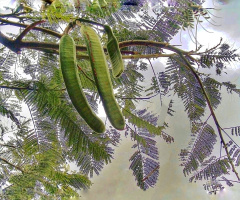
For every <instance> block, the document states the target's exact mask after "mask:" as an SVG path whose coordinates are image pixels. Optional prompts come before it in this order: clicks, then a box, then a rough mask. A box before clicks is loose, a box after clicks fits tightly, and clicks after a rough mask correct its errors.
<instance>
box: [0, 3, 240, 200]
mask: <svg viewBox="0 0 240 200" xmlns="http://www.w3.org/2000/svg"><path fill="white" fill-rule="evenodd" d="M203 2H204V1H203V0H178V1H175V0H170V1H169V0H168V1H165V0H159V1H154V0H141V1H140V0H138V1H135V0H93V1H88V0H75V1H74V2H72V1H61V0H55V1H43V2H41V7H36V3H37V1H30V0H18V1H17V4H16V8H14V9H11V8H5V11H4V12H3V13H1V14H0V22H1V24H0V26H1V27H3V26H6V25H10V26H12V27H16V28H18V29H16V32H15V33H14V34H13V33H7V32H4V33H3V32H0V43H1V44H2V46H1V49H0V75H1V76H0V88H1V94H0V114H1V116H3V117H2V118H1V122H2V123H1V124H0V130H1V136H0V137H1V138H0V139H1V143H0V176H1V180H0V183H1V186H2V192H1V195H2V199H33V198H36V199H37V198H41V199H70V198H77V197H78V196H79V194H78V190H79V189H86V188H89V187H90V185H91V182H90V180H89V178H88V177H92V176H93V174H94V173H95V174H97V175H98V174H99V173H100V171H101V169H102V168H103V167H104V165H105V164H108V163H109V162H111V160H112V159H113V153H114V149H113V147H114V146H117V145H118V143H119V141H120V135H121V134H123V132H125V135H126V136H129V137H130V138H131V139H132V140H133V141H134V142H135V144H134V145H133V148H135V149H136V151H135V153H134V154H133V155H132V156H131V157H130V159H129V160H130V167H129V168H130V169H131V170H132V171H133V175H134V176H135V180H136V182H137V185H138V186H139V187H140V188H141V189H142V190H147V189H148V188H149V187H154V185H155V184H156V182H157V179H158V175H159V173H161V169H160V162H159V159H160V158H159V155H158V149H157V146H156V138H157V137H161V138H162V139H163V140H164V141H165V142H167V143H171V142H174V138H173V137H172V136H170V135H169V134H167V132H168V124H167V123H165V122H158V116H157V115H156V114H154V113H151V112H149V111H148V110H147V109H139V107H138V104H140V103H141V101H143V100H146V99H147V100H150V99H152V98H154V97H156V96H160V101H159V105H162V99H163V98H173V97H174V96H177V97H178V98H179V99H181V100H182V102H183V104H184V107H185V112H186V113H187V116H188V118H189V121H190V124H191V135H192V143H191V144H190V145H189V146H188V147H187V148H186V149H183V150H182V151H181V152H180V154H179V156H180V159H181V165H182V166H183V173H184V175H185V176H189V177H190V178H189V180H190V182H192V181H197V180H206V182H207V183H206V184H205V185H204V187H205V189H206V190H209V191H210V192H213V193H216V191H218V190H220V189H222V188H223V187H224V186H223V185H222V184H221V183H220V182H219V179H221V180H224V182H225V183H226V184H227V185H229V186H232V185H233V183H232V182H231V180H229V179H228V178H227V177H228V175H229V174H234V175H235V176H236V178H237V179H238V180H239V175H238V173H237V171H236V169H235V168H236V167H237V166H239V164H240V147H239V146H238V144H237V143H236V142H235V141H234V139H233V137H234V135H236V136H237V135H240V126H238V125H236V126H235V127H231V128H229V127H222V126H221V124H219V122H218V119H217V117H216V115H215V110H216V109H217V107H218V106H219V104H220V103H221V93H222V88H223V87H225V88H226V89H227V91H228V93H229V94H231V93H233V92H234V93H237V94H240V90H239V89H237V88H236V85H234V84H232V83H230V82H219V81H217V80H215V79H214V78H212V77H211V76H209V74H207V73H204V72H202V71H201V69H215V71H216V74H217V75H221V73H222V71H223V70H224V69H225V68H226V64H228V63H230V62H234V61H237V60H239V55H238V54H237V52H236V50H235V49H232V48H231V46H230V45H228V44H226V43H223V42H222V40H221V41H220V42H219V44H217V45H216V46H214V47H212V48H210V49H206V50H204V51H201V49H202V46H201V45H199V44H198V41H197V40H196V41H195V42H196V49H195V50H192V51H185V50H183V49H181V48H178V47H177V46H174V45H172V44H170V43H169V42H170V40H171V39H172V38H173V36H175V35H176V34H177V33H178V32H179V31H181V30H186V29H188V30H192V29H194V27H195V26H196V25H199V24H201V22H202V20H208V19H209V18H210V17H211V14H210V11H209V10H208V9H205V8H204V7H202V4H203ZM83 25H84V26H88V27H91V28H92V29H93V30H95V31H96V32H97V34H98V37H99V38H100V41H101V45H102V47H103V52H104V53H105V55H104V56H106V58H107V64H108V70H109V71H110V80H111V83H112V85H113V89H114V95H113V96H114V98H116V101H117V104H118V105H119V107H120V109H121V112H122V114H123V116H124V118H125V129H124V131H119V130H116V129H115V128H113V127H112V126H111V124H110V122H109V121H108V120H106V122H105V125H106V131H105V132H104V133H96V132H94V131H92V129H91V128H90V127H89V126H88V125H87V123H86V122H85V120H84V119H83V118H82V117H80V116H79V114H78V112H77V111H76V109H75V108H74V106H73V104H72V101H71V99H70V98H69V96H68V93H67V90H66V86H65V83H64V80H63V76H62V72H61V68H60V65H59V40H60V38H61V37H62V36H63V35H64V34H69V35H70V36H71V37H72V38H73V39H74V41H75V43H76V52H77V54H76V66H77V67H78V71H77V73H78V76H79V78H80V80H81V85H82V86H81V87H82V89H83V91H84V93H85V95H86V99H87V101H88V102H89V104H90V106H91V109H92V110H93V111H94V112H96V113H97V111H98V102H99V100H100V99H101V100H102V101H104V99H103V98H102V94H101V93H100V94H99V86H98V83H97V79H96V77H94V73H92V70H91V65H92V62H93V61H92V60H91V52H92V53H95V52H96V51H97V50H96V48H95V47H92V46H91V43H90V45H89V44H88V47H87V46H86V43H85V42H84V37H83V35H81V33H80V28H79V27H81V26H83ZM86 37H87V36H86ZM111 45H112V46H113V47H116V48H112V46H111ZM114 45H115V46H114ZM116 45H117V46H116ZM89 46H90V47H89ZM109 46H110V47H111V48H108V47H109ZM89 48H90V50H89ZM109 49H110V50H109ZM169 52H170V53H169ZM111 53H112V54H111ZM120 53H121V55H120ZM161 57H164V58H165V59H166V66H165V68H164V70H163V71H161V72H159V73H155V70H154V68H153V65H152V59H160V58H161ZM122 63H124V70H122V68H121V69H120V70H119V71H117V72H115V70H116V69H115V66H116V68H118V67H119V66H120V67H121V66H122ZM149 69H150V70H152V71H153V74H154V76H153V77H152V80H151V86H150V87H147V88H146V87H144V86H143V84H142V82H143V80H144V77H145V75H144V74H145V73H146V71H148V70H149ZM121 73H122V74H121ZM116 76H118V77H116ZM103 89H104V87H103ZM102 92H104V91H102ZM144 95H145V96H144ZM23 108H27V109H28V111H29V115H26V114H24V113H23ZM173 108H174V101H173V100H170V103H169V107H168V110H167V112H168V114H169V115H171V116H172V115H173V114H174V112H175V111H174V109H173ZM107 112H109V110H108V111H107ZM209 119H213V121H214V124H215V126H214V127H213V126H212V125H210V124H209V123H208V121H209ZM5 122H6V123H5ZM159 124H162V125H159ZM229 131H230V132H231V133H232V135H233V136H232V137H229V138H230V139H226V137H225V136H224V134H226V135H227V136H229V134H228V132H229ZM217 138H219V141H220V144H221V148H222V149H223V151H224V152H225V153H224V155H221V154H220V156H218V155H214V154H213V150H214V145H215V144H216V142H217ZM70 163H75V164H76V165H77V166H78V169H79V171H73V170H72V169H71V167H70ZM225 176H226V177H225ZM209 180H211V181H209ZM19 186H21V187H19Z"/></svg>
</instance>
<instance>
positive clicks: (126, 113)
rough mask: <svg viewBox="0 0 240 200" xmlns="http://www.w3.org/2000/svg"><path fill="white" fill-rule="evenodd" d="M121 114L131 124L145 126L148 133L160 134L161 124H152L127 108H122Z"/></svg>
mask: <svg viewBox="0 0 240 200" xmlns="http://www.w3.org/2000/svg"><path fill="white" fill-rule="evenodd" d="M123 115H124V116H125V118H126V119H128V121H129V122H130V123H132V124H135V125H136V126H137V127H139V128H146V129H147V130H148V131H149V133H151V134H154V135H161V134H162V129H163V126H157V127H156V126H154V125H152V124H150V123H149V122H148V121H145V120H143V119H141V118H140V117H138V116H136V115H134V114H133V113H132V112H131V111H130V110H129V109H127V108H123Z"/></svg>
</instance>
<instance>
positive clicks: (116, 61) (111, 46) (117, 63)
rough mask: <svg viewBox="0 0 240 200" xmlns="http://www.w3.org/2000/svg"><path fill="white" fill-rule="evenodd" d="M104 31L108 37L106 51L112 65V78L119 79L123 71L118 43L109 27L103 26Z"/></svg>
mask: <svg viewBox="0 0 240 200" xmlns="http://www.w3.org/2000/svg"><path fill="white" fill-rule="evenodd" d="M104 30H105V31H106V33H107V35H108V43H107V50H108V54H109V57H110V60H111V63H112V70H113V76H114V77H119V76H121V74H122V72H123V71H124V64H123V60H122V54H121V52H120V49H119V45H118V41H117V38H116V37H115V36H114V34H113V32H112V29H111V28H110V26H107V25H105V26H104Z"/></svg>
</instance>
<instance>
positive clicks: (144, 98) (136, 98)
mask: <svg viewBox="0 0 240 200" xmlns="http://www.w3.org/2000/svg"><path fill="white" fill-rule="evenodd" d="M157 95H158V93H157V94H155V95H152V96H150V97H134V98H131V97H120V96H115V97H116V98H119V99H134V100H148V99H151V98H153V97H155V96H157Z"/></svg>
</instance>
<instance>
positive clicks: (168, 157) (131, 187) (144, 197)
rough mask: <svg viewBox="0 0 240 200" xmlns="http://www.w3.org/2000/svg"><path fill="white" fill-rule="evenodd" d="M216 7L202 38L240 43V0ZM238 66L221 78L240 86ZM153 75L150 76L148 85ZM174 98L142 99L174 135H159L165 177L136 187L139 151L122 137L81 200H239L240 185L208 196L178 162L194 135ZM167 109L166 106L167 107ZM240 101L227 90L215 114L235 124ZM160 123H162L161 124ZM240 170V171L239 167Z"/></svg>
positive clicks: (208, 42)
mask: <svg viewBox="0 0 240 200" xmlns="http://www.w3.org/2000/svg"><path fill="white" fill-rule="evenodd" d="M206 1H207V4H205V5H206V6H207V7H212V0H206ZM214 2H215V4H214V5H215V7H216V8H217V9H219V10H216V11H214V15H216V16H218V17H221V18H213V19H214V20H215V21H216V24H218V25H217V26H212V25H211V24H209V23H205V25H206V27H207V30H208V31H209V32H213V33H209V32H206V31H204V30H202V29H199V34H198V39H199V42H200V43H201V44H203V45H205V47H211V46H214V45H215V44H217V43H218V42H219V40H220V37H223V39H224V41H228V42H230V44H234V46H235V47H236V48H237V47H240V42H238V41H240V12H239V10H240V1H239V0H214ZM1 3H2V5H6V6H7V5H8V6H10V0H1ZM181 35H182V38H181V41H180V35H177V36H176V37H174V39H173V40H172V41H171V44H181V45H182V48H184V49H194V48H195V46H194V44H193V43H191V42H189V41H190V39H189V36H188V34H186V33H182V34H181ZM154 67H155V68H156V70H157V69H159V68H162V67H163V64H162V63H161V62H160V60H155V61H154ZM231 67H232V68H233V69H232V70H229V71H228V74H227V75H224V77H221V79H224V80H225V81H226V80H231V81H233V82H235V83H236V84H238V85H239V87H240V82H239V80H240V79H239V74H240V71H239V67H238V65H233V66H231ZM148 83H149V79H146V84H148ZM168 103H169V100H168V99H166V100H165V101H164V102H163V108H162V109H160V106H159V99H158V98H156V100H154V102H152V103H146V102H145V103H142V105H141V106H142V107H148V108H150V109H151V110H152V111H157V112H158V113H159V114H160V118H161V121H163V120H166V121H168V122H169V125H170V127H171V128H170V129H168V131H167V132H168V133H169V134H170V135H172V136H173V137H174V138H175V142H174V143H173V144H166V143H165V142H164V141H162V140H161V139H160V138H159V139H158V148H159V157H160V175H159V180H158V183H157V185H156V186H155V187H154V188H150V189H149V190H147V191H145V192H144V191H142V190H140V189H139V188H138V187H137V186H136V182H135V180H134V176H133V175H132V172H131V171H130V170H129V165H130V163H129V158H130V156H131V155H132V154H133V152H134V149H132V148H131V146H132V145H133V143H132V141H130V140H129V139H128V138H125V137H122V141H121V143H120V144H119V146H118V148H116V151H115V155H114V157H115V159H114V160H113V161H112V163H111V164H109V165H107V166H106V167H105V168H104V169H103V171H102V172H101V174H100V175H99V176H95V177H94V178H93V179H92V181H93V186H92V187H91V189H90V190H89V191H85V192H81V196H82V198H81V199H82V200H130V199H131V200H192V199H194V200H215V199H216V200H223V199H224V200H225V199H231V200H238V199H240V184H235V185H234V187H232V188H229V187H226V189H225V190H224V191H221V192H219V193H218V194H217V195H209V194H207V193H206V191H205V190H204V189H203V187H202V184H203V183H189V182H188V179H187V178H185V177H184V175H183V173H182V168H181V167H180V166H179V164H180V162H179V157H178V154H179V152H180V149H181V148H185V147H186V146H187V144H188V141H189V140H188V139H189V138H187V135H189V133H190V125H189V121H188V120H187V116H186V113H184V108H183V106H182V103H181V101H180V100H178V99H176V100H175V103H174V107H173V109H174V110H175V111H176V113H175V115H174V117H169V115H167V114H166V107H167V105H168ZM164 108H165V109H164ZM239 112H240V104H239V98H238V96H237V95H231V96H227V95H226V94H224V96H223V102H222V104H221V105H220V107H219V109H218V110H217V111H216V115H217V117H218V119H219V122H220V124H222V126H236V125H238V124H239V119H240V116H239V114H238V113H239ZM160 123H161V122H160ZM238 172H239V173H240V169H238Z"/></svg>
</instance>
